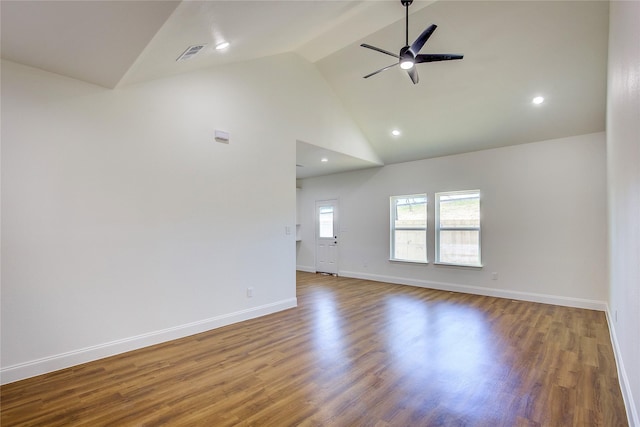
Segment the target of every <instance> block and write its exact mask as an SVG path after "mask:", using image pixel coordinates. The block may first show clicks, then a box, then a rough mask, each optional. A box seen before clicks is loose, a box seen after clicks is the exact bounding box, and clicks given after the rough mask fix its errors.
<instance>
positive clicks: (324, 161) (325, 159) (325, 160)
mask: <svg viewBox="0 0 640 427" xmlns="http://www.w3.org/2000/svg"><path fill="white" fill-rule="evenodd" d="M320 161H321V162H322V163H327V162H328V161H329V159H327V158H326V157H323V158H321V159H320Z"/></svg>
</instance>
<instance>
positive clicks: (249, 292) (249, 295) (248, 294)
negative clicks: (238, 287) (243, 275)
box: [247, 288, 253, 298]
mask: <svg viewBox="0 0 640 427" xmlns="http://www.w3.org/2000/svg"><path fill="white" fill-rule="evenodd" d="M247 298H253V288H247Z"/></svg>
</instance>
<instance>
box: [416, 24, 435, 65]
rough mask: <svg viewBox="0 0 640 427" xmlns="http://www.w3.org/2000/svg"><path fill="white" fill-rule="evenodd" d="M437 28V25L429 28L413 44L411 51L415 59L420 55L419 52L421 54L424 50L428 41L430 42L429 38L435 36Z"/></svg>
mask: <svg viewBox="0 0 640 427" xmlns="http://www.w3.org/2000/svg"><path fill="white" fill-rule="evenodd" d="M436 28H438V26H437V25H436V24H431V25H429V27H427V29H426V30H424V31H423V32H422V34H420V35H419V36H418V38H417V39H416V40H415V41H414V42H413V43H412V44H411V47H410V48H409V50H410V51H411V53H412V54H413V56H414V57H415V56H417V55H418V52H420V49H422V46H424V44H425V43H426V42H427V40H429V37H431V34H433V32H434V31H435V30H436Z"/></svg>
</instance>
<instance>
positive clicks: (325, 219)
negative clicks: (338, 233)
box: [318, 206, 334, 239]
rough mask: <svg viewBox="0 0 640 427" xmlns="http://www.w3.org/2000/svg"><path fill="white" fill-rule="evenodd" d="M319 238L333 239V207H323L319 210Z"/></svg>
mask: <svg viewBox="0 0 640 427" xmlns="http://www.w3.org/2000/svg"><path fill="white" fill-rule="evenodd" d="M318 222H319V227H318V237H321V238H329V239H331V238H333V237H334V236H333V206H321V207H320V208H319V210H318Z"/></svg>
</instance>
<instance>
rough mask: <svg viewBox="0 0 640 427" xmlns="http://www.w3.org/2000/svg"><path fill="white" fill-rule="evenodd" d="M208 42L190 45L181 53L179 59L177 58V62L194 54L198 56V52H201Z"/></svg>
mask: <svg viewBox="0 0 640 427" xmlns="http://www.w3.org/2000/svg"><path fill="white" fill-rule="evenodd" d="M205 46H206V44H197V45H194V46H189V47H188V48H187V50H185V51H184V52H182V55H180V56H179V57H178V59H176V61H177V62H180V61H186V60H187V59H191V58H193V57H194V56H196V55H197V54H198V52H200V51H201V50H202V48H203V47H205Z"/></svg>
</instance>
